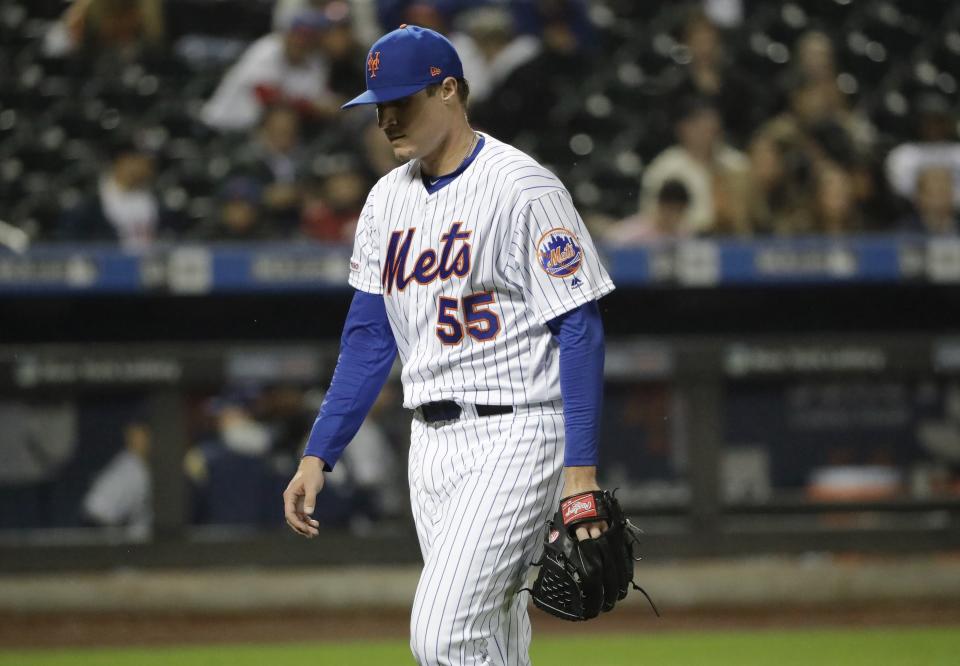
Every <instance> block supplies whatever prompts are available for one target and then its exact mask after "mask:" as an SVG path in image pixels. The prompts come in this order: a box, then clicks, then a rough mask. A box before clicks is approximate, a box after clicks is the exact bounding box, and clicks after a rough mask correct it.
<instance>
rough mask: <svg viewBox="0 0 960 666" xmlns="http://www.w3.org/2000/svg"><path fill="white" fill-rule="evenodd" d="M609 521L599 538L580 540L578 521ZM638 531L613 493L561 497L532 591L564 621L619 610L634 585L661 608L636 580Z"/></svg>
mask: <svg viewBox="0 0 960 666" xmlns="http://www.w3.org/2000/svg"><path fill="white" fill-rule="evenodd" d="M596 520H603V521H606V523H607V525H608V528H607V531H606V532H604V533H603V534H601V535H600V536H599V537H597V538H596V539H585V540H583V541H578V540H577V537H576V536H575V530H576V527H577V525H580V524H583V523H586V522H593V521H596ZM639 531H640V530H638V529H637V528H636V527H634V526H633V524H632V523H630V522H629V521H628V520H627V519H626V518H625V517H624V515H623V511H622V510H621V508H620V503H619V502H618V501H617V499H616V498H615V497H614V496H613V495H611V494H610V493H608V492H601V491H599V490H598V491H593V492H589V493H582V494H580V495H574V496H572V497H565V498H564V499H562V500H561V501H560V508H559V510H558V511H557V513H556V515H555V516H554V518H553V520H552V521H550V525H549V530H548V532H547V537H546V540H545V541H546V543H545V544H544V552H543V558H542V559H541V560H540V562H539V564H540V572H539V574H538V575H537V579H536V581H535V582H534V584H533V589H531V590H530V592H531V594H532V596H533V603H534V605H536V606H537V608H540V609H541V610H544V611H546V612H547V613H550V614H551V615H556V616H557V617H559V618H563V619H564V620H589V619H590V618H593V617H596V616H597V615H599V614H600V613H601V611H602V612H606V611H610V610H613V607H614V606H615V605H616V603H617V601H620V600H621V599H623V598H624V597H626V596H627V590H628V589H629V587H630V586H631V585H632V586H633V588H634V589H636V590H640V592H642V593H643V595H644V596H645V597H646V598H647V601H649V602H650V606H651V607H653V611H654V613H656V614H657V616H658V617H659V615H660V612H659V611H658V610H657V607H656V606H655V605H654V603H653V601H652V600H651V599H650V596H649V595H648V594H647V593H646V592H645V591H644V589H643V588H642V587H640V586H639V585H637V584H636V583H634V582H633V564H634V561H636V560H638V559H639V558H636V557H635V556H634V554H633V544H634V543H636V542H637V533H638V532H639Z"/></svg>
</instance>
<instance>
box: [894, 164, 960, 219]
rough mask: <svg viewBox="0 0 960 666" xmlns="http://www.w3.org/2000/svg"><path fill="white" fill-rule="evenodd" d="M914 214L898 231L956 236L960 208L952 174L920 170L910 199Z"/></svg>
mask: <svg viewBox="0 0 960 666" xmlns="http://www.w3.org/2000/svg"><path fill="white" fill-rule="evenodd" d="M913 207H914V213H913V214H912V215H910V216H908V217H907V218H906V219H904V220H903V221H902V222H901V224H900V228H901V229H902V230H904V231H914V232H920V233H928V234H956V233H957V231H960V227H958V224H960V213H958V212H960V206H958V205H957V201H956V193H955V192H954V172H953V171H952V170H951V169H949V168H947V167H936V166H930V167H927V168H925V169H923V170H922V171H920V173H919V175H918V176H917V186H916V191H915V193H914V200H913Z"/></svg>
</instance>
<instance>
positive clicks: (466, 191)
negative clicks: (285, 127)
mask: <svg viewBox="0 0 960 666" xmlns="http://www.w3.org/2000/svg"><path fill="white" fill-rule="evenodd" d="M366 82H367V90H366V91H365V92H364V93H363V94H361V95H360V96H358V97H356V98H355V99H353V100H351V101H350V102H348V103H347V104H345V105H344V107H345V108H346V107H352V106H355V105H359V104H376V108H377V114H378V121H379V126H380V128H381V129H382V130H383V132H384V133H385V134H386V136H387V139H389V141H390V144H391V145H392V147H393V151H394V153H395V155H396V157H397V158H398V159H400V160H407V162H406V163H405V164H404V165H403V166H400V167H398V168H396V169H394V170H393V171H391V172H390V173H388V174H387V175H386V176H384V177H383V178H382V179H380V181H379V182H378V183H377V184H376V185H375V186H374V187H373V189H372V190H371V191H370V194H369V196H368V198H367V201H366V204H365V206H364V208H363V212H362V215H361V217H360V220H359V222H358V226H357V233H356V241H355V245H354V250H353V255H352V257H351V260H350V277H349V282H350V285H351V286H353V287H354V289H356V292H355V294H354V296H353V300H352V303H351V305H350V310H349V313H348V315H347V319H346V323H345V325H344V330H343V336H342V339H341V348H340V357H339V360H338V362H337V367H336V370H335V372H334V375H333V380H332V382H331V385H330V389H329V392H328V393H327V396H326V399H325V401H324V403H323V405H322V407H321V409H320V413H319V415H318V417H317V420H316V423H315V424H314V427H313V430H312V431H311V434H310V437H309V440H308V442H307V446H306V450H305V454H304V457H303V459H302V460H301V462H300V467H299V470H298V471H297V473H296V475H295V476H294V477H293V479H292V480H291V481H290V484H289V486H288V487H287V489H286V491H285V492H284V504H285V513H286V520H287V523H288V524H289V525H290V527H291V528H292V529H293V530H294V531H296V532H297V533H298V534H301V535H303V536H305V537H314V536H316V535H317V534H318V528H319V524H318V522H317V521H316V520H315V519H313V518H312V517H311V514H312V513H313V510H314V507H315V502H316V497H317V493H318V492H319V491H320V490H321V488H322V487H323V483H324V472H325V471H330V470H331V469H332V468H333V466H334V465H335V464H336V463H337V460H338V459H339V457H340V455H341V453H342V452H343V450H344V448H345V447H346V445H347V444H348V443H349V442H350V440H351V438H352V437H353V435H354V433H355V432H356V431H357V429H358V427H359V426H360V424H361V422H362V421H363V419H364V416H365V415H366V413H367V410H368V409H369V408H370V406H371V405H372V404H373V402H374V399H375V398H376V396H377V394H378V393H379V391H380V389H381V388H382V386H383V384H384V382H385V381H386V379H387V375H388V373H389V371H390V368H391V366H392V364H393V362H394V359H395V357H396V355H397V354H398V353H399V355H400V360H401V362H402V382H403V395H404V406H405V407H407V408H409V409H412V410H413V411H414V418H413V424H412V434H411V447H410V453H409V482H410V499H411V503H412V508H413V518H414V521H415V523H416V530H417V536H418V539H419V543H420V548H421V551H422V553H423V560H424V568H423V572H422V575H421V577H420V580H419V584H418V586H417V591H416V597H415V599H414V604H413V610H412V615H411V648H412V651H413V654H414V656H415V658H416V660H417V662H418V663H419V664H423V665H426V664H430V665H435V664H458V665H459V664H511V665H517V664H528V663H529V657H528V648H529V644H530V622H529V619H528V616H527V600H528V597H527V595H526V594H521V593H520V588H521V587H523V585H524V582H525V576H526V573H527V570H528V567H529V565H530V563H531V562H532V561H533V560H534V559H535V558H536V557H537V556H538V552H539V550H540V543H541V542H542V540H543V534H544V524H545V522H546V521H547V519H548V518H549V517H550V516H551V515H553V513H554V511H555V510H556V507H557V502H558V500H559V499H560V498H561V496H562V497H566V498H570V497H571V496H577V495H578V494H582V493H588V492H589V491H595V490H598V489H599V488H598V486H597V480H596V461H597V430H598V417H599V414H600V402H601V397H602V396H601V393H602V376H603V356H604V343H603V328H602V324H601V321H600V314H599V309H598V306H597V302H596V301H597V299H598V298H600V297H601V296H603V295H605V294H607V293H609V292H610V291H611V290H612V289H613V283H612V282H611V280H610V278H609V276H608V275H607V272H606V271H605V270H604V268H603V266H602V265H601V263H600V260H599V257H598V256H597V252H596V250H595V249H594V245H593V242H592V241H591V239H590V236H589V234H588V232H587V229H586V227H585V226H584V224H583V221H582V220H581V219H580V216H579V215H578V213H577V211H576V209H575V208H574V205H573V202H572V200H571V197H570V194H569V193H568V192H567V190H566V189H565V188H564V186H563V184H562V183H561V182H560V181H559V180H558V179H557V178H556V177H555V176H554V175H553V174H552V173H550V171H548V170H547V169H545V168H544V167H542V166H541V165H539V164H538V163H537V162H536V161H535V160H533V159H532V158H530V157H529V156H527V155H525V154H524V153H522V152H520V151H519V150H517V149H515V148H513V147H511V146H509V145H507V144H505V143H502V142H500V141H498V140H496V139H495V138H493V137H492V136H489V135H487V134H484V133H481V132H477V131H474V129H473V128H472V127H471V126H470V124H469V121H468V119H467V115H466V110H465V109H466V102H467V98H468V94H469V91H468V86H467V82H466V81H465V80H464V78H463V70H462V67H461V63H460V59H459V57H458V55H457V53H456V51H455V50H454V48H453V46H452V45H451V44H450V42H449V41H448V40H447V39H446V38H445V37H443V36H442V35H440V34H438V33H436V32H433V31H432V30H427V29H423V28H420V27H417V26H413V25H403V26H401V27H400V28H399V29H397V30H394V31H392V32H390V33H388V34H387V35H385V36H383V37H382V38H380V40H378V41H377V42H376V43H375V44H374V45H373V47H372V48H371V49H370V52H369V55H368V56H367V59H366ZM574 499H576V500H577V501H568V502H566V504H565V505H564V510H563V511H564V520H565V524H567V523H566V518H567V514H569V515H570V516H576V515H577V514H578V513H579V514H580V518H581V519H583V518H584V516H586V517H587V519H586V520H581V521H580V522H579V524H577V525H576V527H575V528H574V527H571V534H572V535H575V537H576V538H577V539H580V540H581V543H586V540H591V539H595V538H598V537H600V536H601V534H602V533H603V532H604V530H606V529H607V523H606V522H605V521H603V520H590V517H591V516H602V512H601V513H599V514H598V513H596V512H592V511H593V504H592V502H593V500H592V495H590V494H585V495H580V496H579V497H575V498H574Z"/></svg>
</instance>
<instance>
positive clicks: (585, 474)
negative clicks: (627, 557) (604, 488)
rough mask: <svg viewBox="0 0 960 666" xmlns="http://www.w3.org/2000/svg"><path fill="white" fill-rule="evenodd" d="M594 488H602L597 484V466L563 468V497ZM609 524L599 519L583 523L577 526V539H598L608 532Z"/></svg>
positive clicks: (586, 491)
mask: <svg viewBox="0 0 960 666" xmlns="http://www.w3.org/2000/svg"><path fill="white" fill-rule="evenodd" d="M593 490H600V486H599V485H597V468H596V467H592V466H591V467H586V466H584V467H564V468H563V495H561V496H562V497H573V496H574V495H579V494H581V493H588V492H591V491H593ZM607 529H608V525H607V523H606V521H604V520H598V521H594V522H589V523H581V524H580V525H578V526H577V529H576V531H575V534H576V536H577V541H585V540H587V539H596V538H597V537H599V536H600V535H601V534H603V533H604V532H606V531H607Z"/></svg>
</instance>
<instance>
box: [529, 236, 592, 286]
mask: <svg viewBox="0 0 960 666" xmlns="http://www.w3.org/2000/svg"><path fill="white" fill-rule="evenodd" d="M537 257H538V259H539V261H540V268H542V269H543V270H544V271H545V272H546V273H547V275H549V276H550V277H556V278H565V277H569V276H571V275H573V274H574V273H576V272H577V271H578V270H579V269H580V265H581V264H582V263H583V250H582V249H580V241H578V240H577V237H576V235H574V233H573V232H571V231H568V230H567V229H563V228H560V227H558V228H556V229H551V230H550V231H548V232H547V233H545V234H544V235H543V236H541V237H540V240H539V241H538V242H537Z"/></svg>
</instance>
